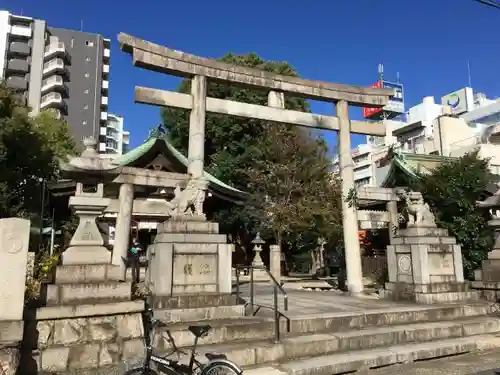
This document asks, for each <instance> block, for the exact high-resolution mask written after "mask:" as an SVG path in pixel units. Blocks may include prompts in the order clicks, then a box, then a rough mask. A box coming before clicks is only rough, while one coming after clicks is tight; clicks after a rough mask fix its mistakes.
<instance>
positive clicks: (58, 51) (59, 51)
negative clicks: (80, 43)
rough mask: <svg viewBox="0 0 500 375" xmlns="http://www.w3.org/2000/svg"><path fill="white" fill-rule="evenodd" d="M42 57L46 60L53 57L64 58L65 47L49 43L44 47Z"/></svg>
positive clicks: (56, 43) (57, 43)
mask: <svg viewBox="0 0 500 375" xmlns="http://www.w3.org/2000/svg"><path fill="white" fill-rule="evenodd" d="M43 56H44V58H45V59H46V60H48V59H49V58H51V57H53V56H66V47H65V46H64V43H61V42H55V43H50V44H49V45H48V46H46V47H45V52H44V55H43Z"/></svg>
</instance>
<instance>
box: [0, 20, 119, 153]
mask: <svg viewBox="0 0 500 375" xmlns="http://www.w3.org/2000/svg"><path fill="white" fill-rule="evenodd" d="M109 59H110V40H109V39H105V38H103V37H102V36H101V35H99V34H91V33H87V32H82V31H76V30H66V29H59V28H53V27H48V26H47V24H46V22H45V21H43V20H37V19H33V18H30V17H24V16H18V15H14V14H11V13H9V12H8V11H0V78H1V79H2V80H3V81H4V82H5V83H6V85H7V86H8V87H10V88H12V89H14V90H16V91H18V92H19V94H20V96H21V98H23V99H24V100H25V102H26V103H27V104H28V105H29V106H30V107H31V109H32V113H33V114H37V113H38V112H39V111H41V110H46V109H53V110H54V111H56V113H57V115H58V116H60V117H62V118H64V119H65V120H66V121H67V122H68V124H69V126H70V131H71V133H72V135H73V137H74V138H75V139H76V140H78V141H80V140H82V139H83V138H84V137H89V136H92V137H95V138H96V139H99V143H100V145H104V146H102V147H100V149H99V151H100V152H102V153H105V152H106V146H105V145H106V128H107V121H108V89H109V80H108V76H109Z"/></svg>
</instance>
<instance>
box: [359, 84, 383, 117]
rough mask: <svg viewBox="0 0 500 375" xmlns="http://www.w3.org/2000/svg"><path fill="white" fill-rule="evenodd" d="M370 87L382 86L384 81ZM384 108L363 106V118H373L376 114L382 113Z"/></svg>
mask: <svg viewBox="0 0 500 375" xmlns="http://www.w3.org/2000/svg"><path fill="white" fill-rule="evenodd" d="M370 87H375V88H378V89H380V88H382V81H378V82H376V83H374V84H373V85H371V86H370ZM381 112H382V108H363V118H372V117H373V116H374V115H375V114H378V113H381Z"/></svg>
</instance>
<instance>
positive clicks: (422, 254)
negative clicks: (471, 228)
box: [382, 227, 479, 304]
mask: <svg viewBox="0 0 500 375" xmlns="http://www.w3.org/2000/svg"><path fill="white" fill-rule="evenodd" d="M387 261H388V271H389V282H387V283H386V285H385V290H384V291H383V293H382V294H383V296H385V297H388V298H391V299H395V300H408V301H413V302H417V303H423V304H431V303H443V302H457V301H467V300H477V299H478V298H479V295H478V293H477V292H475V291H471V290H469V288H468V284H466V283H464V276H463V266H462V252H461V248H460V245H457V244H456V240H455V238H454V237H451V236H449V235H448V231H447V230H446V229H439V228H436V227H411V228H408V229H402V230H400V231H399V233H398V235H397V236H396V237H394V238H393V239H392V245H390V246H388V247H387Z"/></svg>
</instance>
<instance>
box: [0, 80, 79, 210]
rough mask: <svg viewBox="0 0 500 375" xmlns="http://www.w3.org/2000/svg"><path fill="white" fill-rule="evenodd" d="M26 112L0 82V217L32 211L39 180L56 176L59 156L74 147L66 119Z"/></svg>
mask: <svg viewBox="0 0 500 375" xmlns="http://www.w3.org/2000/svg"><path fill="white" fill-rule="evenodd" d="M29 112H30V109H29V108H28V107H27V106H26V105H24V104H22V103H21V102H20V101H19V99H18V98H17V97H16V95H15V93H14V92H12V91H11V90H9V89H7V88H6V87H5V86H0V217H12V216H20V217H26V218H32V217H33V216H34V215H36V214H37V213H38V212H39V211H40V208H41V202H40V200H41V193H42V189H41V182H42V181H50V180H52V179H54V178H56V177H57V175H58V170H59V168H58V167H59V159H60V158H64V157H66V156H67V155H68V154H72V153H74V152H75V151H76V148H75V143H74V141H73V140H72V138H71V137H70V136H69V131H68V124H67V123H66V122H64V121H62V120H58V119H57V118H56V117H55V116H54V114H53V113H51V112H47V113H41V114H39V115H38V116H35V117H31V116H30V115H29Z"/></svg>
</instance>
